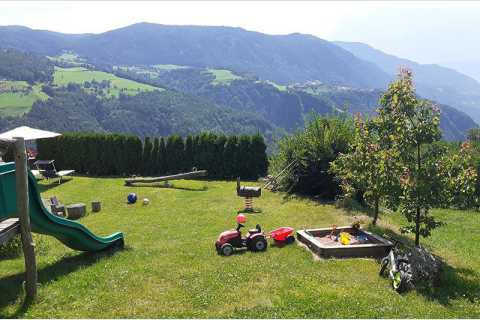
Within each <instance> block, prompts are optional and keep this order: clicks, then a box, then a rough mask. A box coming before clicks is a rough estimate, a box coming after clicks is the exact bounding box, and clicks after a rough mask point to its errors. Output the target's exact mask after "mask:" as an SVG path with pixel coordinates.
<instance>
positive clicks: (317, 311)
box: [0, 177, 480, 318]
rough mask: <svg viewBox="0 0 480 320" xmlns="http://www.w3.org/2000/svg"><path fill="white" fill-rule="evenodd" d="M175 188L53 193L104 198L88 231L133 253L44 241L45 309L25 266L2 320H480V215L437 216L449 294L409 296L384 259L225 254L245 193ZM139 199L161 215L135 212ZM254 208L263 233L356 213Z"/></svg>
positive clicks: (110, 184)
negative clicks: (387, 275) (31, 291)
mask: <svg viewBox="0 0 480 320" xmlns="http://www.w3.org/2000/svg"><path fill="white" fill-rule="evenodd" d="M174 187H175V188H169V189H167V188H161V187H145V186H143V187H124V186H123V180H121V179H93V178H81V177H75V178H73V180H71V181H69V182H65V183H64V184H62V185H60V186H57V185H56V184H52V185H50V186H48V185H46V184H43V186H42V189H44V192H43V193H42V196H44V197H48V196H52V195H56V196H57V197H58V198H59V199H60V200H61V201H62V202H63V203H67V204H68V203H73V202H85V203H90V201H92V200H95V199H99V200H101V201H102V211H101V212H100V213H96V214H89V215H88V216H87V217H85V218H82V219H81V220H79V221H80V222H81V223H83V224H85V225H86V226H87V227H89V228H90V229H91V230H92V231H93V232H94V233H96V234H98V235H108V234H110V233H112V232H115V231H123V232H124V234H125V243H126V249H125V250H123V251H119V252H117V253H115V254H113V255H107V254H86V253H80V252H75V251H72V250H70V249H69V248H67V247H65V246H63V245H62V244H61V243H60V242H58V241H57V240H56V239H54V238H52V237H48V236H35V239H36V243H37V251H38V256H37V260H38V272H39V282H40V286H39V292H38V294H39V296H38V300H37V301H36V303H35V304H33V305H30V306H22V299H23V291H22V289H21V281H22V276H23V274H22V272H23V270H24V265H23V259H22V258H21V257H19V258H16V259H9V260H2V261H1V262H0V263H1V269H0V318H1V317H43V318H53V317H55V318H63V317H65V318H72V317H74V318H113V317H123V318H130V317H150V318H176V317H184V318H191V317H205V318H230V317H236V318H244V317H245V318H265V317H267V318H279V317H281V318H287V317H288V318H291V317H295V318H318V317H328V318H332V317H333V318H336V317H340V318H358V317H361V318H377V317H401V318H409V317H429V318H443V317H452V318H453V317H457V318H462V317H470V318H478V317H480V271H479V268H480V246H479V242H478V241H479V238H478V229H479V227H480V219H479V215H478V213H474V212H467V211H464V212H462V211H446V210H440V211H437V214H438V215H439V216H440V217H441V218H442V219H443V220H444V221H445V222H446V223H447V224H446V226H444V227H443V228H441V229H438V230H436V231H434V235H433V237H432V238H430V239H428V240H427V241H425V242H424V243H425V244H426V245H427V246H429V247H430V248H432V250H434V251H435V252H436V253H437V254H439V255H441V256H442V257H443V258H444V259H445V260H446V262H447V263H448V265H449V266H448V268H447V270H446V272H445V275H444V277H443V278H444V279H443V280H444V285H443V286H442V287H441V288H439V289H437V290H435V291H434V292H425V291H412V292H409V293H407V294H404V295H399V294H397V293H395V292H394V291H393V290H392V289H391V288H390V286H389V282H388V281H387V280H386V279H384V278H381V277H379V276H378V269H379V266H378V263H377V262H376V261H375V260H373V259H345V260H335V259H331V260H319V259H314V258H313V256H312V254H311V253H310V252H309V251H308V250H306V249H305V248H304V247H302V246H300V245H297V244H294V245H292V246H287V247H284V248H276V247H271V248H269V249H268V250H267V252H264V253H256V254H255V253H251V252H246V253H244V254H237V255H234V256H231V257H221V256H218V255H217V254H216V252H215V250H214V245H213V244H214V241H215V240H216V238H217V236H218V234H219V233H220V232H221V231H224V230H226V229H229V228H233V227H234V226H235V222H234V217H235V215H236V212H235V211H236V210H237V209H240V208H242V207H243V202H242V199H241V198H237V197H236V194H235V183H234V182H221V181H209V182H207V181H205V182H204V181H175V182H174ZM129 192H136V193H137V194H138V196H139V198H140V199H142V198H144V197H147V198H149V199H150V205H148V206H142V204H141V203H138V204H135V205H127V204H126V203H125V200H126V196H127V194H128V193H129ZM140 202H141V201H140ZM255 206H256V207H258V208H261V209H262V212H261V213H257V214H252V215H249V216H248V219H249V220H248V222H247V228H246V229H248V228H249V227H254V226H255V224H257V223H260V224H261V225H262V227H263V228H264V229H265V230H272V229H274V228H276V227H280V226H292V227H295V228H297V229H299V228H305V227H322V226H329V225H331V224H332V223H336V224H338V225H342V224H347V223H350V222H351V221H353V214H355V213H346V212H344V211H342V210H338V209H335V208H334V207H333V206H332V205H328V204H320V203H317V202H314V201H311V200H308V199H299V198H290V199H285V198H284V197H283V196H282V194H278V193H271V192H267V191H265V192H264V193H263V195H262V197H261V198H260V199H258V200H256V201H255ZM357 214H358V213H357ZM381 221H382V226H381V228H382V229H383V228H390V229H391V230H392V231H393V232H394V231H395V230H396V229H397V228H398V227H399V226H400V225H401V224H402V221H401V219H400V217H398V216H396V215H390V216H388V217H383V216H382V217H381ZM366 227H368V226H366ZM381 232H384V230H382V231H381Z"/></svg>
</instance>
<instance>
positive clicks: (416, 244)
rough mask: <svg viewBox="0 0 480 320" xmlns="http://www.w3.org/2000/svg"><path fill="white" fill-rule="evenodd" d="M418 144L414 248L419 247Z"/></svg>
mask: <svg viewBox="0 0 480 320" xmlns="http://www.w3.org/2000/svg"><path fill="white" fill-rule="evenodd" d="M420 165H421V164H420V143H419V144H417V215H416V217H415V246H417V247H418V246H419V245H420V199H419V196H418V176H419V175H420Z"/></svg>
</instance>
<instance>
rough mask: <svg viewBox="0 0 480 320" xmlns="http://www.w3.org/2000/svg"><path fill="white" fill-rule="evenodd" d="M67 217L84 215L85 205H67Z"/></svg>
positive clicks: (76, 217)
mask: <svg viewBox="0 0 480 320" xmlns="http://www.w3.org/2000/svg"><path fill="white" fill-rule="evenodd" d="M66 208H67V213H68V219H79V218H81V217H84V216H85V213H86V212H87V206H86V205H85V204H84V203H76V204H71V205H68V206H67V207H66Z"/></svg>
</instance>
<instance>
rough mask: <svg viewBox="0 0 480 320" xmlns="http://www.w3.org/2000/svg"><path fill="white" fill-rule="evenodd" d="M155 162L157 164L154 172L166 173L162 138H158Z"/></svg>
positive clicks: (165, 153) (164, 148)
mask: <svg viewBox="0 0 480 320" xmlns="http://www.w3.org/2000/svg"><path fill="white" fill-rule="evenodd" d="M157 161H158V162H157V171H156V172H159V173H162V172H167V147H166V144H165V139H164V138H163V137H161V138H160V143H159V146H158V157H157Z"/></svg>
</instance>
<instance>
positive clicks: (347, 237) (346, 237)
mask: <svg viewBox="0 0 480 320" xmlns="http://www.w3.org/2000/svg"><path fill="white" fill-rule="evenodd" d="M351 239H352V235H351V234H350V233H348V232H340V234H339V237H338V240H339V241H340V243H341V244H343V245H348V244H350V241H351Z"/></svg>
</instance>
